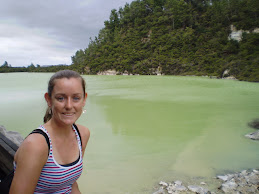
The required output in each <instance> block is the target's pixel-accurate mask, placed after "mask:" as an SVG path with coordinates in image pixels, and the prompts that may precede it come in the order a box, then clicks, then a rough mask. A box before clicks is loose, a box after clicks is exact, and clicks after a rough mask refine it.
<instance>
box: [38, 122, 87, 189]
mask: <svg viewBox="0 0 259 194" xmlns="http://www.w3.org/2000/svg"><path fill="white" fill-rule="evenodd" d="M38 129H41V130H43V131H44V132H45V133H46V134H47V135H48V137H49V142H50V150H49V156H48V160H47V162H46V164H45V165H44V167H43V168H42V171H41V174H40V177H39V180H38V183H37V186H36V188H35V191H34V193H35V194H41V193H53V194H58V193H71V191H72V184H73V183H74V182H75V181H76V180H77V179H78V178H79V177H80V175H81V174H82V171H83V159H82V146H81V141H80V138H79V135H78V133H77V131H76V130H75V128H74V126H73V130H74V132H75V134H76V138H77V142H78V147H79V152H80V156H79V158H78V160H77V161H75V162H73V163H72V165H60V164H58V163H57V161H56V160H55V158H54V155H53V152H52V143H51V139H50V136H49V134H48V132H47V130H46V129H45V128H44V127H43V126H42V125H41V126H40V127H39V128H38Z"/></svg>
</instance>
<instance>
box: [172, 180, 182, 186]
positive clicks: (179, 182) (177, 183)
mask: <svg viewBox="0 0 259 194" xmlns="http://www.w3.org/2000/svg"><path fill="white" fill-rule="evenodd" d="M174 184H175V185H176V186H177V185H179V186H180V185H182V181H174Z"/></svg>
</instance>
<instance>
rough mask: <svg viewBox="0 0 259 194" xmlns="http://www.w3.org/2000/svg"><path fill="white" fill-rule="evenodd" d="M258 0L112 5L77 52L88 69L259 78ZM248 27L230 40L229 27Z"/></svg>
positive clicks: (142, 0)
mask: <svg viewBox="0 0 259 194" xmlns="http://www.w3.org/2000/svg"><path fill="white" fill-rule="evenodd" d="M258 17H259V1H258V0H136V1H133V2H132V3H131V4H126V5H125V6H124V8H120V9H119V10H118V11H117V10H115V9H113V10H112V11H111V14H110V18H109V20H107V21H105V22H104V24H105V27H104V28H103V29H101V30H100V31H99V34H98V36H97V37H95V39H94V40H91V41H90V43H89V45H88V48H86V49H85V50H79V51H77V52H76V53H75V55H74V56H73V57H72V65H71V68H72V69H74V70H77V71H79V72H81V73H85V74H96V73H98V72H100V71H105V70H108V69H114V70H116V71H117V72H119V73H125V72H127V73H129V74H141V75H152V74H156V73H155V71H156V70H160V71H161V73H162V74H165V75H209V76H217V77H221V76H222V73H223V72H224V71H225V70H229V73H228V74H229V75H233V76H235V77H236V78H237V79H239V80H247V81H259V33H252V31H253V30H254V29H255V28H256V27H259V18H258ZM231 25H234V26H235V27H236V28H237V29H242V30H247V31H249V32H250V33H244V34H243V37H242V40H241V41H239V42H238V41H236V40H232V39H229V35H230V33H231V30H230V26H231Z"/></svg>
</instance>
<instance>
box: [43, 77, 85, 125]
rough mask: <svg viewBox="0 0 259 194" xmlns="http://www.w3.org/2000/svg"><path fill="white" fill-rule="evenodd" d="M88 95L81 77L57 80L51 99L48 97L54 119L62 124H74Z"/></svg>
mask: <svg viewBox="0 0 259 194" xmlns="http://www.w3.org/2000/svg"><path fill="white" fill-rule="evenodd" d="M47 96H48V95H47ZM86 97H87V94H85V95H84V91H83V87H82V82H81V79H80V78H70V79H67V78H62V79H57V80H55V85H54V88H53V91H52V96H51V99H50V98H49V97H47V98H46V99H47V102H48V105H49V106H50V107H51V108H52V119H54V120H55V121H56V122H58V123H60V124H65V125H72V124H73V123H75V122H76V120H77V119H78V118H79V117H80V115H81V114H82V109H83V107H84V105H85V100H86ZM48 99H49V100H48Z"/></svg>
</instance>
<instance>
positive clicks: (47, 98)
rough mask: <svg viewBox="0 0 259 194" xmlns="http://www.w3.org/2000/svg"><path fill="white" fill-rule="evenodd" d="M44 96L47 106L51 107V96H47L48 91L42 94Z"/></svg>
mask: <svg viewBox="0 0 259 194" xmlns="http://www.w3.org/2000/svg"><path fill="white" fill-rule="evenodd" d="M44 98H45V100H46V102H47V104H48V106H49V107H51V98H50V96H49V93H45V94H44Z"/></svg>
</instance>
